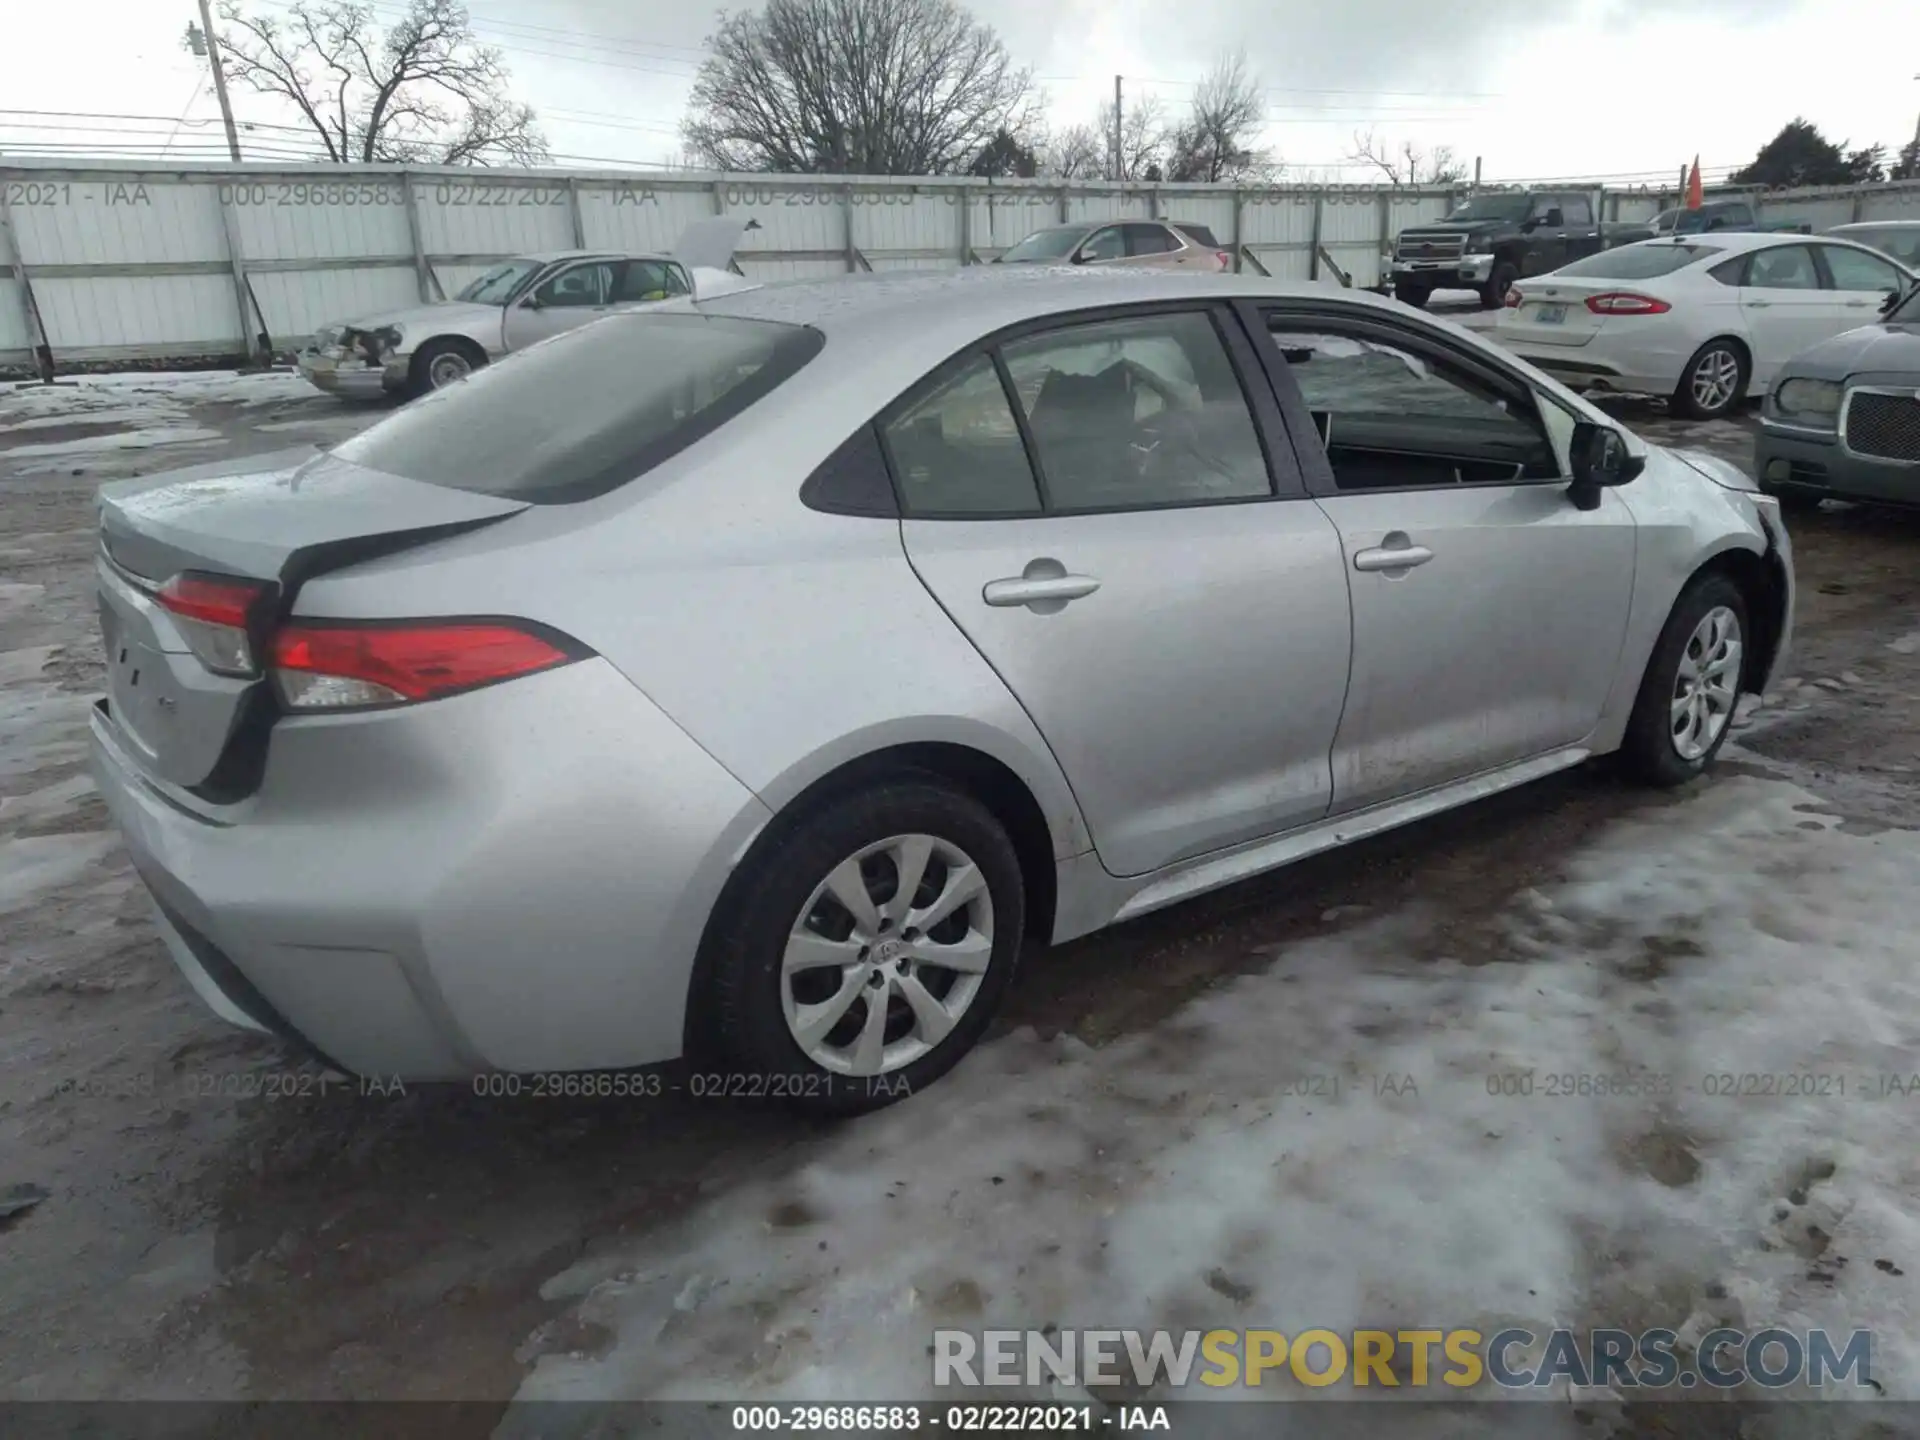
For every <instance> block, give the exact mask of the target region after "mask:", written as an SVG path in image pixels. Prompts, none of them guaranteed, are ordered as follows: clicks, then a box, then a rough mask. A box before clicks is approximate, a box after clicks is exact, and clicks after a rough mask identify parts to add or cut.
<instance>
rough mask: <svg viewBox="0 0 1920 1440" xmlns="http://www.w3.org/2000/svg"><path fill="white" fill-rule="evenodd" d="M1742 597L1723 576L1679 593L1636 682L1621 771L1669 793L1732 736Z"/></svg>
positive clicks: (1743, 632)
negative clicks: (1645, 669) (1642, 672)
mask: <svg viewBox="0 0 1920 1440" xmlns="http://www.w3.org/2000/svg"><path fill="white" fill-rule="evenodd" d="M1752 633H1753V632H1752V630H1751V628H1750V627H1749V625H1748V620H1747V601H1746V597H1745V596H1744V595H1742V594H1741V593H1740V587H1739V586H1738V585H1736V584H1734V583H1733V581H1732V580H1730V579H1729V578H1728V577H1727V576H1725V575H1703V576H1701V577H1700V578H1698V579H1696V580H1694V581H1693V583H1691V584H1690V585H1688V586H1687V588H1686V589H1685V590H1683V591H1681V592H1680V598H1679V599H1678V600H1676V601H1674V604H1673V611H1672V613H1671V614H1670V615H1668V616H1667V623H1666V627H1665V628H1664V629H1662V630H1661V632H1660V640H1659V643H1657V644H1656V645H1655V646H1654V647H1653V654H1652V656H1651V657H1650V658H1649V659H1648V661H1647V672H1646V674H1645V675H1643V676H1642V677H1641V679H1640V694H1639V695H1638V697H1637V698H1636V699H1635V700H1634V703H1633V716H1632V718H1631V719H1630V720H1628V722H1627V733H1626V738H1625V739H1624V740H1623V741H1622V742H1621V745H1620V761H1621V764H1622V767H1623V768H1624V769H1625V770H1626V772H1627V773H1628V774H1629V775H1630V776H1632V777H1633V778H1634V779H1636V780H1639V781H1641V782H1642V783H1644V784H1648V785H1654V786H1658V787H1660V788H1662V789H1669V788H1671V787H1673V786H1675V785H1684V784H1686V783H1687V781H1689V780H1692V779H1694V778H1696V777H1697V776H1698V775H1700V774H1701V772H1702V771H1704V770H1705V769H1706V768H1707V767H1708V766H1709V765H1711V764H1712V763H1713V758H1714V756H1716V755H1718V754H1719V753H1720V747H1721V746H1722V745H1724V744H1726V742H1727V736H1728V735H1729V734H1731V733H1732V731H1733V713H1734V709H1735V708H1736V707H1737V706H1738V705H1739V703H1740V695H1741V693H1742V691H1741V686H1742V682H1743V680H1744V679H1745V676H1746V666H1747V652H1746V644H1747V637H1748V636H1749V635H1751V634H1752Z"/></svg>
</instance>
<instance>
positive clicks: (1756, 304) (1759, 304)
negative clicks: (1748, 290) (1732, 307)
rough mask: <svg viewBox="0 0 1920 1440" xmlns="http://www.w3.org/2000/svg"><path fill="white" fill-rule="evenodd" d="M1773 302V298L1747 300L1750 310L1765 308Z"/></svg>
mask: <svg viewBox="0 0 1920 1440" xmlns="http://www.w3.org/2000/svg"><path fill="white" fill-rule="evenodd" d="M1771 304H1773V302H1772V301H1771V300H1749V301H1747V308H1748V309H1749V310H1764V309H1766V308H1767V307H1768V306H1769V305H1771Z"/></svg>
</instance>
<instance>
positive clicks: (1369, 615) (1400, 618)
mask: <svg viewBox="0 0 1920 1440" xmlns="http://www.w3.org/2000/svg"><path fill="white" fill-rule="evenodd" d="M1265 314H1266V322H1267V328H1268V329H1269V330H1270V332H1271V334H1272V339H1273V343H1274V345H1275V347H1276V351H1275V352H1272V355H1273V358H1274V359H1275V360H1276V363H1275V366H1274V372H1275V383H1276V385H1277V386H1278V387H1280V389H1281V390H1282V392H1283V402H1284V404H1285V405H1286V407H1287V414H1288V416H1289V419H1290V420H1291V419H1292V417H1293V416H1294V414H1295V413H1296V411H1295V410H1294V408H1293V407H1295V406H1298V407H1301V410H1303V411H1304V413H1305V416H1306V417H1309V418H1310V420H1311V425H1310V427H1308V426H1304V425H1296V426H1295V427H1294V429H1295V433H1296V434H1300V435H1302V436H1303V443H1307V444H1312V443H1313V439H1314V438H1317V439H1318V441H1319V444H1318V446H1317V451H1316V454H1315V456H1314V462H1315V463H1314V464H1313V465H1312V466H1310V467H1309V468H1308V472H1307V476H1306V479H1307V484H1308V487H1309V488H1310V489H1312V490H1313V491H1314V492H1315V493H1316V495H1317V497H1318V499H1319V504H1320V507H1321V508H1322V509H1323V510H1325V511H1326V513H1327V514H1328V516H1330V517H1331V518H1332V520H1333V522H1334V524H1335V526H1336V527H1337V528H1338V530H1339V532H1340V540H1341V546H1342V552H1343V557H1344V561H1343V563H1344V565H1345V570H1346V580H1347V584H1348V586H1349V588H1350V591H1351V594H1352V603H1353V674H1352V679H1351V681H1350V682H1349V684H1348V689H1347V701H1346V708H1345V712H1344V714H1343V715H1342V718H1341V721H1340V729H1339V734H1338V736H1337V737H1336V739H1335V741H1334V747H1333V811H1334V813H1336V814H1341V813H1345V812H1347V811H1351V810H1358V809H1362V808H1364V807H1367V806H1370V805H1376V804H1380V803H1383V802H1386V801H1389V800H1393V799H1395V798H1397V797H1399V796H1403V795H1407V794H1412V793H1414V792H1417V791H1421V790H1426V789H1430V788H1432V787H1434V786H1437V785H1444V784H1447V783H1448V782H1450V781H1454V780H1459V779H1463V778H1465V777H1467V776H1470V775H1473V774H1476V773H1478V772H1481V771H1485V770H1489V769H1493V768H1495V767H1498V766H1502V765H1508V764H1512V763H1514V762H1517V761H1521V760H1525V759H1528V758H1531V757H1534V756H1538V755H1543V754H1546V753H1548V752H1550V751H1554V750H1558V749H1562V748H1565V747H1568V746H1574V745H1577V744H1579V743H1580V742H1581V741H1582V740H1584V739H1585V738H1586V737H1587V736H1588V735H1589V734H1590V733H1591V732H1592V730H1593V728H1594V726H1595V725H1596V724H1597V723H1598V722H1599V718H1600V712H1601V710H1602V708H1603V707H1604V706H1605V704H1606V700H1607V697H1608V695H1609V693H1610V692H1611V691H1612V689H1613V686H1614V683H1615V679H1616V675H1617V672H1618V666H1619V658H1620V648H1621V643H1622V640H1623V638H1624V636H1625V633H1626V624H1627V610H1628V605H1629V602H1630V600H1631V598H1632V593H1633V570H1634V522H1633V516H1632V513H1631V512H1630V511H1629V510H1628V508H1627V506H1626V504H1625V502H1624V501H1622V500H1621V498H1620V496H1619V495H1618V494H1617V493H1615V492H1614V491H1611V490H1608V491H1603V492H1602V498H1601V503H1600V506H1599V508H1598V509H1595V510H1590V511H1588V510H1580V509H1578V508H1577V507H1576V506H1575V505H1574V504H1573V502H1572V501H1571V500H1570V499H1569V498H1568V495H1567V487H1568V484H1569V476H1568V473H1567V472H1568V469H1569V465H1568V458H1569V457H1568V453H1567V452H1568V447H1569V442H1570V441H1571V439H1572V433H1573V426H1574V423H1575V422H1574V417H1573V415H1572V414H1571V413H1570V412H1569V411H1566V410H1564V409H1562V408H1561V407H1560V406H1559V405H1558V404H1557V403H1554V402H1552V401H1550V400H1548V399H1546V397H1544V396H1540V395H1539V394H1538V393H1537V392H1535V391H1534V390H1533V388H1532V387H1531V386H1530V385H1528V384H1527V383H1526V382H1525V381H1524V379H1522V378H1521V377H1519V376H1517V375H1513V374H1512V373H1511V372H1508V371H1506V370H1505V369H1504V368H1503V367H1498V366H1496V365H1494V364H1493V362H1491V361H1489V360H1487V359H1484V358H1482V357H1479V356H1478V355H1477V354H1476V353H1474V352H1469V351H1466V350H1464V349H1456V348H1454V347H1452V346H1451V345H1450V344H1449V343H1448V342H1446V341H1445V340H1444V339H1442V338H1440V337H1437V336H1435V335H1433V334H1432V333H1431V332H1425V331H1423V330H1418V329H1415V328H1414V327H1412V326H1407V325H1403V324H1401V323H1399V322H1397V321H1394V320H1392V319H1391V318H1387V317H1374V316H1371V315H1369V316H1366V317H1356V316H1353V315H1351V314H1345V315H1343V314H1341V313H1340V312H1339V311H1334V310H1324V309H1321V310H1316V309H1313V308H1310V307H1304V306H1298V305H1296V306H1285V305H1281V306H1276V307H1273V308H1271V309H1268V310H1267V311H1266V312H1265ZM1309 436H1310V437H1313V438H1305V437H1309Z"/></svg>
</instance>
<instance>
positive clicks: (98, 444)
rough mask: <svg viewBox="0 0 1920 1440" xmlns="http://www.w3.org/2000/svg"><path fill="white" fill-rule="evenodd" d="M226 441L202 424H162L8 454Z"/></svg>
mask: <svg viewBox="0 0 1920 1440" xmlns="http://www.w3.org/2000/svg"><path fill="white" fill-rule="evenodd" d="M225 438H226V437H225V436H223V435H221V433H220V432H219V431H218V430H209V429H207V428H206V427H205V426H204V425H161V426H156V427H154V428H152V429H149V430H121V431H116V432H115V433H113V434H111V435H83V436H81V437H80V438H78V439H75V440H54V441H49V442H48V443H46V444H44V445H16V446H14V447H13V448H12V449H11V450H9V451H8V452H7V454H8V456H9V458H11V459H16V460H18V459H27V458H31V457H33V456H49V455H62V456H64V455H97V454H99V453H100V452H102V451H107V450H150V449H152V448H153V447H154V446H156V445H185V444H190V443H194V442H198V441H206V440H224V439H225Z"/></svg>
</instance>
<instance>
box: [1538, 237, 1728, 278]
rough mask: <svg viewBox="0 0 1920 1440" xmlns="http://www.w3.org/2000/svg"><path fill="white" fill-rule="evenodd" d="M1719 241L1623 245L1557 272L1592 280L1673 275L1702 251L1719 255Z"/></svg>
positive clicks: (1576, 261)
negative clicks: (1709, 243)
mask: <svg viewBox="0 0 1920 1440" xmlns="http://www.w3.org/2000/svg"><path fill="white" fill-rule="evenodd" d="M1719 253H1720V247H1719V246H1717V245H1667V244H1664V243H1663V244H1659V245H1622V246H1621V247H1620V248H1619V249H1618V250H1602V251H1601V252H1600V253H1599V254H1598V255H1589V256H1587V257H1586V258H1585V259H1582V260H1575V261H1573V262H1572V263H1571V264H1567V265H1562V266H1561V267H1560V268H1559V269H1558V270H1556V271H1554V272H1553V273H1554V274H1556V275H1581V276H1585V277H1586V278H1588V279H1590V280H1652V279H1654V278H1655V277H1656V276H1660V275H1671V274H1672V273H1673V272H1674V271H1676V270H1679V269H1683V268H1684V267H1686V266H1688V265H1691V264H1692V263H1693V262H1694V261H1696V260H1698V259H1699V258H1700V257H1701V256H1702V255H1718V254H1719Z"/></svg>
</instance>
